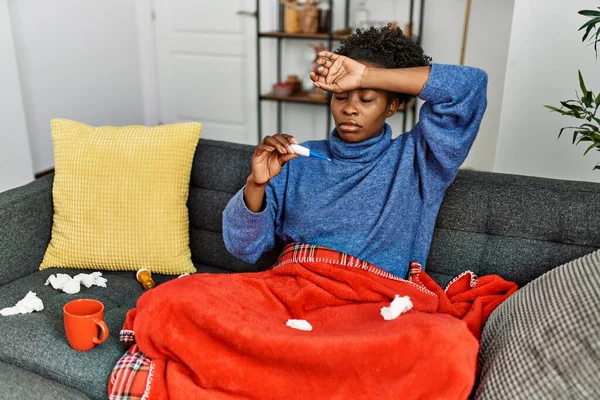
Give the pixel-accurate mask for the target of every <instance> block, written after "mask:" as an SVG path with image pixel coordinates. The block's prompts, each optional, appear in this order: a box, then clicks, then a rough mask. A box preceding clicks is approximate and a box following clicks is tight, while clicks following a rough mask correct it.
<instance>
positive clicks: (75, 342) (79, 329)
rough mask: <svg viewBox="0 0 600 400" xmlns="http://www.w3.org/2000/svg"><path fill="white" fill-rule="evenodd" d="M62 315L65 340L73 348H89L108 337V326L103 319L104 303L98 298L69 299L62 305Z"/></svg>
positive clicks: (84, 349)
mask: <svg viewBox="0 0 600 400" xmlns="http://www.w3.org/2000/svg"><path fill="white" fill-rule="evenodd" d="M63 316H64V322H65V334H66V335H67V340H68V342H69V345H70V346H71V347H72V348H74V349H75V350H79V351H87V350H91V349H92V348H94V346H95V345H97V344H100V343H104V342H105V341H106V339H108V326H106V323H105V322H104V321H103V319H104V304H102V303H101V302H99V301H98V300H92V299H77V300H73V301H70V302H68V303H67V304H65V306H64V307H63ZM100 333H102V338H100V335H99V334H100Z"/></svg>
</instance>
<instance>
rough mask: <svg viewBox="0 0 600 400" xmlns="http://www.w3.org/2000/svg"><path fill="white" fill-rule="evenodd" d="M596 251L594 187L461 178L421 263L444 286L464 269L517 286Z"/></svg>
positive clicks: (597, 190)
mask: <svg viewBox="0 0 600 400" xmlns="http://www.w3.org/2000/svg"><path fill="white" fill-rule="evenodd" d="M598 248H600V185H599V184H597V183H592V182H576V181H566V180H557V179H544V178H536V177H530V176H519V175H509V174H498V173H490V172H480V171H460V172H459V173H458V176H457V177H456V180H455V181H454V183H453V184H452V185H451V186H450V188H449V189H448V190H447V191H446V194H445V197H444V202H443V203H442V206H441V208H440V212H439V215H438V218H437V222H436V229H435V233H434V235H433V242H432V245H431V250H430V253H429V259H428V260H427V268H426V270H427V273H429V274H430V275H431V276H432V277H433V278H434V279H436V280H437V281H438V282H440V283H441V284H442V285H445V284H446V283H447V282H448V281H449V280H450V279H452V277H454V276H456V275H457V274H459V273H461V272H462V271H464V270H467V269H469V270H472V271H473V272H475V273H476V274H478V275H487V274H500V275H501V276H502V277H503V278H505V279H507V280H509V281H513V282H516V283H518V284H519V285H520V286H523V285H525V284H526V283H527V282H529V281H531V280H533V279H535V278H537V277H538V276H540V275H541V274H543V273H544V272H546V271H549V270H551V269H552V268H554V267H556V266H557V265H561V264H563V263H566V262H568V261H570V260H574V259H576V258H579V257H581V256H583V255H585V254H588V253H590V252H592V251H594V250H596V249H598Z"/></svg>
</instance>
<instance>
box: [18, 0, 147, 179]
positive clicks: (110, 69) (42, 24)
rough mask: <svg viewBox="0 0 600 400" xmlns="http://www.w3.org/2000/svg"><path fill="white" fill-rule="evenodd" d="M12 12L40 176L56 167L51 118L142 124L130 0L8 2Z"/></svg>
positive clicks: (32, 148) (142, 108) (36, 163)
mask: <svg viewBox="0 0 600 400" xmlns="http://www.w3.org/2000/svg"><path fill="white" fill-rule="evenodd" d="M9 10H10V15H11V20H12V26H13V35H14V41H15V48H16V53H17V60H18V65H19V70H20V74H21V90H22V93H23V100H24V105H25V111H26V116H27V125H28V128H29V135H30V143H31V152H32V156H33V166H34V170H35V171H36V172H39V171H43V170H46V169H48V168H51V167H53V165H54V162H53V152H52V138H51V135H50V120H51V119H52V118H56V117H64V118H71V119H75V120H78V121H81V122H84V123H88V124H91V125H103V124H110V125H126V124H140V123H143V121H144V107H143V102H142V89H141V79H140V67H139V62H140V61H139V58H138V37H137V30H136V20H135V18H136V17H135V7H134V2H133V1H132V0H130V1H123V0H102V1H81V0H60V1H58V0H10V1H9Z"/></svg>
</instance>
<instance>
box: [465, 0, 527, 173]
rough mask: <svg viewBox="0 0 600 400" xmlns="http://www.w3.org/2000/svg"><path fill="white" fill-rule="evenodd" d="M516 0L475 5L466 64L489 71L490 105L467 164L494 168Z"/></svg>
mask: <svg viewBox="0 0 600 400" xmlns="http://www.w3.org/2000/svg"><path fill="white" fill-rule="evenodd" d="M514 3H515V0H477V1H473V3H472V6H471V18H470V23H469V34H468V38H467V48H466V52H465V64H466V65H471V66H474V67H479V68H481V69H483V70H484V71H486V72H487V74H488V90H487V101H488V104H487V109H486V111H485V114H484V116H483V121H481V127H480V128H479V133H478V134H477V138H476V139H475V143H474V144H473V147H472V148H471V151H470V153H469V156H468V157H467V159H466V160H465V162H464V163H463V166H462V167H463V168H465V169H466V168H469V169H476V170H481V171H491V170H492V169H493V167H494V158H495V156H496V145H497V142H498V133H499V129H498V127H499V125H500V114H501V111H502V97H503V94H504V83H505V81H504V79H505V76H506V65H507V60H508V46H509V42H510V32H511V24H512V16H513V6H514Z"/></svg>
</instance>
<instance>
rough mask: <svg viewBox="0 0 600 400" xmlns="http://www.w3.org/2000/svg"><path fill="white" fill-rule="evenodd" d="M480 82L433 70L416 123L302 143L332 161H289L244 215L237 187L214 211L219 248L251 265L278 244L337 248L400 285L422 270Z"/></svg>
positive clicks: (477, 74) (452, 69) (480, 107)
mask: <svg viewBox="0 0 600 400" xmlns="http://www.w3.org/2000/svg"><path fill="white" fill-rule="evenodd" d="M486 88H487V75H486V73H485V72H483V71H481V70H479V69H476V68H471V67H460V66H454V65H442V64H433V65H432V69H431V73H430V76H429V79H428V81H427V83H426V84H425V86H424V88H423V91H422V92H421V94H420V95H419V97H420V98H421V99H422V100H424V101H425V103H424V104H423V106H422V107H421V111H420V114H419V122H418V123H417V124H416V125H415V126H414V127H413V129H411V130H410V131H409V132H407V133H405V134H403V135H400V136H399V137H397V138H396V139H392V132H391V129H390V127H389V125H387V124H385V127H384V129H383V131H382V133H381V134H380V135H379V136H377V137H374V138H371V139H367V140H365V141H363V142H360V143H346V142H344V141H343V140H342V139H340V137H339V136H338V135H337V132H336V131H335V129H334V132H333V133H332V135H331V139H330V140H320V141H309V142H306V143H304V145H305V146H306V147H308V148H310V149H312V150H315V151H317V152H319V153H321V154H323V155H326V156H328V157H330V158H331V159H332V161H331V162H327V161H323V160H319V159H315V158H308V157H297V158H295V159H293V160H291V161H290V162H288V163H287V164H285V165H284V167H283V168H282V171H281V173H280V174H279V175H277V176H276V177H274V178H273V179H271V181H270V182H269V183H268V185H267V187H266V190H265V194H266V206H265V209H264V210H263V211H261V212H258V213H254V212H252V211H250V210H249V209H248V208H247V206H246V204H245V202H244V188H242V189H241V190H240V191H239V192H238V193H237V194H236V195H234V197H233V198H232V199H231V200H230V202H229V203H228V205H227V207H226V208H225V211H224V212H223V238H224V241H225V246H226V247H227V249H228V250H229V252H230V253H232V254H233V255H235V256H236V257H238V258H240V259H242V260H244V261H247V262H250V263H254V262H256V260H257V259H258V258H259V257H260V256H261V254H262V253H263V252H264V251H266V250H269V249H271V248H273V247H274V246H275V245H276V243H277V242H279V244H282V245H285V244H288V243H290V242H301V243H309V244H315V245H320V246H325V247H328V248H330V249H334V250H338V251H341V252H344V253H347V254H350V255H352V256H354V257H358V258H360V259H362V260H364V261H367V262H369V263H372V264H374V265H376V266H378V267H379V268H382V269H384V270H386V271H388V272H390V273H392V274H394V275H397V276H400V277H405V276H406V275H407V272H408V267H409V263H410V261H417V262H419V263H421V264H422V265H423V266H425V262H426V260H427V255H428V252H429V247H430V245H431V239H432V236H433V230H434V226H435V220H436V217H437V213H438V211H439V208H440V205H441V203H442V200H443V196H444V192H445V190H446V189H447V187H448V186H449V185H450V184H451V183H452V181H453V180H454V178H455V176H456V173H457V172H458V169H459V167H460V165H461V164H462V162H463V161H464V159H465V158H466V156H467V154H468V152H469V150H470V148H471V146H472V144H473V141H474V140H475V136H476V134H477V131H478V130H479V125H480V123H481V119H482V117H483V114H484V111H485V108H486V104H487V103H486Z"/></svg>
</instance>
